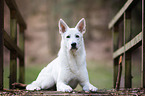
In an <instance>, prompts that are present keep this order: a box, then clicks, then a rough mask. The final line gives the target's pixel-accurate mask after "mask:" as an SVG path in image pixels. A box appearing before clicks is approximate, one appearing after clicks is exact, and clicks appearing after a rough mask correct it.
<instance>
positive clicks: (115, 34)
mask: <svg viewBox="0 0 145 96" xmlns="http://www.w3.org/2000/svg"><path fill="white" fill-rule="evenodd" d="M118 28H119V26H118V24H116V25H115V26H114V29H113V31H112V32H113V33H112V35H113V51H116V50H117V49H118V42H119V29H118Z"/></svg>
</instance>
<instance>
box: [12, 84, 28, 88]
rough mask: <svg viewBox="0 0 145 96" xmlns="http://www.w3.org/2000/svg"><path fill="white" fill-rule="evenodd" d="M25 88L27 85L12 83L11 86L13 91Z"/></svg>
mask: <svg viewBox="0 0 145 96" xmlns="http://www.w3.org/2000/svg"><path fill="white" fill-rule="evenodd" d="M26 86H27V84H22V83H13V84H12V88H13V89H16V88H19V89H26Z"/></svg>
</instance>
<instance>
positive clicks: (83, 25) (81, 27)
mask: <svg viewBox="0 0 145 96" xmlns="http://www.w3.org/2000/svg"><path fill="white" fill-rule="evenodd" d="M75 28H77V29H78V30H79V31H80V32H81V33H82V34H84V33H85V31H86V21H85V19H84V18H82V19H81V20H80V21H79V22H78V24H77V25H76V27H75Z"/></svg>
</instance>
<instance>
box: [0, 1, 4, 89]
mask: <svg viewBox="0 0 145 96" xmlns="http://www.w3.org/2000/svg"><path fill="white" fill-rule="evenodd" d="M3 31H4V0H0V90H2V89H3V45H4V44H3V42H4V39H3Z"/></svg>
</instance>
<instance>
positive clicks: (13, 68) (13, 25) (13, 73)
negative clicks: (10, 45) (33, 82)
mask: <svg viewBox="0 0 145 96" xmlns="http://www.w3.org/2000/svg"><path fill="white" fill-rule="evenodd" d="M10 36H11V38H12V40H13V41H14V43H15V44H16V45H17V19H16V11H15V10H10ZM9 81H10V83H9V87H10V89H12V84H13V83H15V82H17V56H16V51H12V50H11V51H10V80H9Z"/></svg>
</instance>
